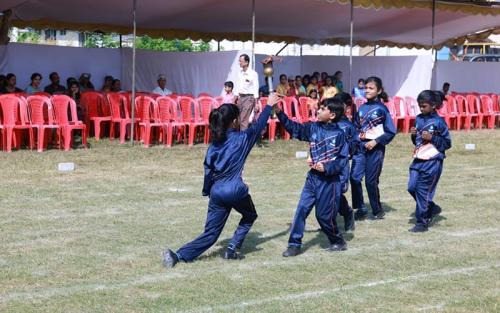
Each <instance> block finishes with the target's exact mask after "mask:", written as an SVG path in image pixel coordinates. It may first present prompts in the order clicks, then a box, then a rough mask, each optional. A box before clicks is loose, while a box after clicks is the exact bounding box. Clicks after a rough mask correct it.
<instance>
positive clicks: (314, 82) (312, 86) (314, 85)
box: [306, 75, 319, 95]
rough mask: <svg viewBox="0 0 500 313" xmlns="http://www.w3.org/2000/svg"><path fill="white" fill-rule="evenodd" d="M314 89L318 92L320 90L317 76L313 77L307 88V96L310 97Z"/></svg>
mask: <svg viewBox="0 0 500 313" xmlns="http://www.w3.org/2000/svg"><path fill="white" fill-rule="evenodd" d="M313 89H314V90H316V92H318V90H319V86H318V78H317V77H316V76H315V75H314V76H312V77H311V83H310V84H309V85H308V86H307V90H306V91H307V94H308V95H309V94H310V93H311V90H313Z"/></svg>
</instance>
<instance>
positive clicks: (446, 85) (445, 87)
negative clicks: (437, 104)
mask: <svg viewBox="0 0 500 313" xmlns="http://www.w3.org/2000/svg"><path fill="white" fill-rule="evenodd" d="M449 92H450V83H448V82H446V83H444V84H443V93H444V95H445V96H446V95H448V93H449Z"/></svg>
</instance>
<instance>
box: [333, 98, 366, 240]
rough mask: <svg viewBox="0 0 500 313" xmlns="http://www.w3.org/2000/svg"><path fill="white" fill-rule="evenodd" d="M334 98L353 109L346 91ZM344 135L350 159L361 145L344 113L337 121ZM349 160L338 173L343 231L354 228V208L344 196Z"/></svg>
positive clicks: (346, 107)
mask: <svg viewBox="0 0 500 313" xmlns="http://www.w3.org/2000/svg"><path fill="white" fill-rule="evenodd" d="M334 98H335V99H339V100H340V101H342V103H343V104H344V110H347V109H348V108H350V109H351V113H353V112H352V110H353V103H352V97H351V95H350V94H348V93H346V92H341V93H338V94H336V95H335V97H334ZM337 124H338V125H339V127H340V129H342V130H343V131H344V133H345V135H346V141H347V144H348V145H349V159H352V157H353V156H355V155H356V154H357V153H358V151H359V146H360V145H361V141H360V140H359V135H358V132H357V131H356V128H355V127H354V124H353V123H351V121H350V120H349V118H348V117H347V116H346V114H345V113H344V114H343V115H342V117H341V118H340V120H339V121H338V123H337ZM349 173H350V170H349V162H347V164H346V166H345V167H344V170H343V171H342V174H341V175H340V180H341V182H342V196H341V197H340V208H339V214H340V216H342V217H343V218H344V231H349V230H354V228H355V224H354V210H353V209H352V208H351V207H350V206H349V203H348V202H347V198H346V197H345V193H346V192H347V190H348V189H349Z"/></svg>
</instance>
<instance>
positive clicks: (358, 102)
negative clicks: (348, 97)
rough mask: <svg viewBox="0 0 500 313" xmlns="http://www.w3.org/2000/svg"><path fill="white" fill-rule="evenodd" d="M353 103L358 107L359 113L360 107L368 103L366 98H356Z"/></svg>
mask: <svg viewBox="0 0 500 313" xmlns="http://www.w3.org/2000/svg"><path fill="white" fill-rule="evenodd" d="M353 102H354V104H355V105H356V109H357V110H356V111H359V107H360V106H361V105H362V104H364V103H366V99H365V98H359V97H356V98H354V100H353Z"/></svg>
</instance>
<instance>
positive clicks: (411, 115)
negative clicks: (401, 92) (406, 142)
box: [405, 97, 420, 134]
mask: <svg viewBox="0 0 500 313" xmlns="http://www.w3.org/2000/svg"><path fill="white" fill-rule="evenodd" d="M405 109H406V112H405V114H406V116H407V118H406V120H405V121H406V126H405V134H406V133H408V132H409V131H410V128H411V127H412V125H413V124H414V123H415V119H416V118H417V115H418V114H420V108H419V107H418V103H417V100H415V98H413V97H405Z"/></svg>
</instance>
